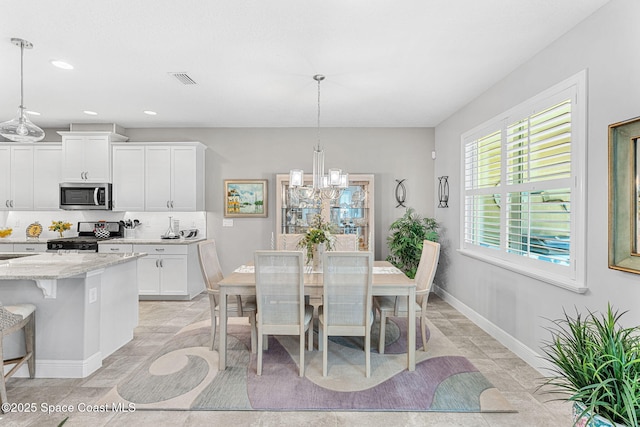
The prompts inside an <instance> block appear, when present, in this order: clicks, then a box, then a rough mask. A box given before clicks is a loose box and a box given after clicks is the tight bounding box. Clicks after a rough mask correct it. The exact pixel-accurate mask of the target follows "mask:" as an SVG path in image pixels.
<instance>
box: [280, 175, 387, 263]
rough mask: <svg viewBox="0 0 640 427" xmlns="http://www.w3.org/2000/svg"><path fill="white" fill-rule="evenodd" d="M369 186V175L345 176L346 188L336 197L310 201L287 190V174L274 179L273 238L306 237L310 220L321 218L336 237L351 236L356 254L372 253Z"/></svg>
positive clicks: (307, 179) (371, 194)
mask: <svg viewBox="0 0 640 427" xmlns="http://www.w3.org/2000/svg"><path fill="white" fill-rule="evenodd" d="M306 184H311V175H305V185H306ZM373 184H374V176H373V175H372V174H349V187H347V188H345V189H344V190H343V191H342V193H341V194H340V197H338V198H336V199H333V200H330V199H320V200H313V199H307V198H305V197H304V194H302V192H300V191H297V190H295V189H293V188H290V187H289V174H286V175H285V174H278V175H276V185H277V187H276V205H277V208H276V230H277V231H276V232H277V234H278V235H281V234H303V233H306V231H307V230H308V228H309V225H310V224H312V222H313V220H314V217H315V216H316V215H321V217H322V219H323V221H324V222H330V223H332V224H333V229H334V232H335V233H336V234H354V235H355V236H356V241H357V246H358V248H359V250H361V251H372V252H374V245H373V243H374V241H375V239H374V229H375V227H374V209H373V206H374V203H373V197H374V187H373ZM278 240H280V238H278Z"/></svg>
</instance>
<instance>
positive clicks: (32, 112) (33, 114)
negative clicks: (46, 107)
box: [24, 110, 40, 116]
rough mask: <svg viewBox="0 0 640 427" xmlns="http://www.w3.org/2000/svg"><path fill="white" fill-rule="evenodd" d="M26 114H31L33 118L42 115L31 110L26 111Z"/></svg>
mask: <svg viewBox="0 0 640 427" xmlns="http://www.w3.org/2000/svg"><path fill="white" fill-rule="evenodd" d="M24 112H25V113H27V114H31V115H32V116H39V115H40V113H38V112H37V111H31V110H24Z"/></svg>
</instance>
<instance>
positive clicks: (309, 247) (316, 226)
mask: <svg viewBox="0 0 640 427" xmlns="http://www.w3.org/2000/svg"><path fill="white" fill-rule="evenodd" d="M332 232H333V226H332V224H330V223H327V222H324V221H323V220H322V216H321V215H319V214H318V215H315V216H314V217H313V219H312V220H311V224H310V226H309V228H308V229H307V232H306V233H304V236H302V239H301V240H300V242H299V243H298V247H299V248H301V249H305V250H306V254H307V264H308V263H310V262H311V261H313V262H314V264H316V265H315V266H316V267H317V265H318V262H319V261H320V255H319V254H318V249H319V247H320V245H322V244H324V248H325V249H326V250H328V251H330V250H333V247H334V241H335V236H334V235H333V234H332Z"/></svg>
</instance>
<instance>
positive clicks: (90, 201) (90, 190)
mask: <svg viewBox="0 0 640 427" xmlns="http://www.w3.org/2000/svg"><path fill="white" fill-rule="evenodd" d="M60 209H65V210H90V209H91V210H111V184H107V183H91V182H63V183H61V184H60Z"/></svg>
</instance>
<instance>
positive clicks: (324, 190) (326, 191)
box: [289, 74, 349, 201]
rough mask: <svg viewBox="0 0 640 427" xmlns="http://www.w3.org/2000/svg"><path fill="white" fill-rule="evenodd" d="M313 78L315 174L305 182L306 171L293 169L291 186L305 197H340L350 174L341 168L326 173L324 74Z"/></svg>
mask: <svg viewBox="0 0 640 427" xmlns="http://www.w3.org/2000/svg"><path fill="white" fill-rule="evenodd" d="M313 79H314V80H315V81H317V82H318V142H317V145H316V146H315V148H314V149H313V176H312V182H311V185H310V186H309V185H305V184H304V171H303V170H302V169H291V171H289V186H290V187H291V188H293V189H294V191H296V192H297V194H298V196H299V197H302V198H304V199H312V200H315V201H320V200H326V199H330V200H335V199H338V198H340V196H341V195H342V192H343V191H344V189H345V188H347V187H348V186H349V174H348V173H342V170H341V169H329V171H328V173H327V174H326V175H325V174H324V150H322V148H320V82H321V81H322V80H324V76H323V75H321V74H316V75H315V76H313Z"/></svg>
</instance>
